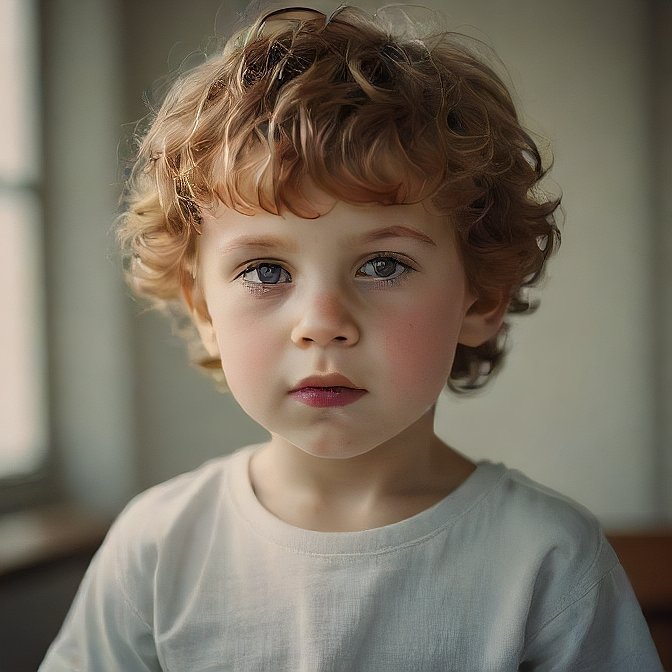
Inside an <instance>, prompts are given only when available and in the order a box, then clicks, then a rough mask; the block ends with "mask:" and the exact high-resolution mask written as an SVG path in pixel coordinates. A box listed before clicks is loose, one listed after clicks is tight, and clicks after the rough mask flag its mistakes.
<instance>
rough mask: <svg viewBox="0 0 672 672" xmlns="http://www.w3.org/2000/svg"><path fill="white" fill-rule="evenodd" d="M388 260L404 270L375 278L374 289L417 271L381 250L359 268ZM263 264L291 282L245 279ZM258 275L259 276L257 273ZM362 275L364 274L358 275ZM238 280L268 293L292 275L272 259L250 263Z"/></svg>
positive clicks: (251, 287) (399, 281)
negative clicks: (388, 276) (283, 275)
mask: <svg viewBox="0 0 672 672" xmlns="http://www.w3.org/2000/svg"><path fill="white" fill-rule="evenodd" d="M381 260H384V261H387V260H392V261H394V262H395V263H396V264H397V265H398V266H401V267H403V269H404V270H403V271H402V272H401V273H400V274H399V275H397V276H396V277H394V278H375V279H374V280H373V281H372V282H371V284H372V285H373V289H384V288H386V287H391V286H394V285H398V284H400V283H401V282H403V281H404V280H406V279H407V276H408V274H409V273H412V272H414V271H415V269H414V268H412V267H411V266H410V265H409V264H408V262H407V261H404V260H402V259H401V258H399V257H398V256H397V255H396V254H394V253H392V252H379V253H378V254H376V255H375V256H373V257H370V258H369V259H367V260H366V261H365V262H364V263H363V264H362V265H361V266H360V267H359V269H357V270H358V272H359V270H360V269H362V268H364V267H365V266H366V265H367V264H370V263H371V262H373V261H381ZM261 266H272V267H277V268H280V269H281V271H282V272H284V273H285V274H286V275H287V276H289V277H290V281H289V282H253V281H251V280H245V277H244V276H245V274H246V273H250V272H251V271H258V269H259V267H261ZM257 277H259V276H258V275H257ZM358 277H362V276H358ZM363 277H373V276H363ZM235 279H236V280H238V279H240V280H241V281H242V283H243V285H244V286H245V287H247V288H248V289H249V290H250V291H252V292H254V293H257V294H262V293H266V292H268V291H271V290H272V289H276V288H277V287H278V285H288V284H291V276H290V275H289V273H288V272H287V271H286V270H285V269H284V268H282V266H281V265H280V264H276V263H273V262H270V261H259V262H256V263H254V264H250V265H249V266H248V267H247V268H245V270H243V271H241V272H240V273H239V274H238V275H237V276H236V278H235Z"/></svg>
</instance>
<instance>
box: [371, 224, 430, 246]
mask: <svg viewBox="0 0 672 672" xmlns="http://www.w3.org/2000/svg"><path fill="white" fill-rule="evenodd" d="M383 238H413V239H414V240H419V241H420V242H421V243H426V244H427V245H433V246H434V247H436V243H435V242H434V241H433V240H432V239H431V238H430V237H429V236H428V235H426V234H424V233H422V231H418V230H417V229H413V228H411V227H410V226H401V225H400V224H395V225H394V226H386V227H385V228H382V229H376V230H375V231H369V232H368V233H366V234H364V235H363V236H362V237H361V238H360V240H361V241H362V242H363V243H373V242H376V241H377V240H381V239H383Z"/></svg>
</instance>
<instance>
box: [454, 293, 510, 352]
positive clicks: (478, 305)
mask: <svg viewBox="0 0 672 672" xmlns="http://www.w3.org/2000/svg"><path fill="white" fill-rule="evenodd" d="M510 300H511V299H510V296H509V292H508V291H507V290H502V291H500V292H497V294H495V295H490V296H488V297H481V298H477V299H474V300H473V302H472V304H471V305H470V306H469V308H468V309H467V312H466V314H465V316H464V319H463V320H462V328H461V329H460V335H459V338H458V342H459V343H461V344H462V345H466V346H468V347H470V348H477V347H478V346H479V345H483V343H485V342H486V341H489V340H490V339H491V338H494V337H495V335H496V334H497V332H498V331H499V329H500V327H501V326H502V322H504V317H505V316H506V311H507V309H508V307H509V303H510Z"/></svg>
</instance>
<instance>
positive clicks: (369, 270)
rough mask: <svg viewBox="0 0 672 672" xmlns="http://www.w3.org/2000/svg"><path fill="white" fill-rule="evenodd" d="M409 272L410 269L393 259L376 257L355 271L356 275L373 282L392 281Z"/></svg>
mask: <svg viewBox="0 0 672 672" xmlns="http://www.w3.org/2000/svg"><path fill="white" fill-rule="evenodd" d="M410 270H412V269H411V268H410V267H409V266H407V265H406V264H403V263H401V261H399V260H398V259H396V258H395V257H376V258H375V259H370V260H369V261H367V262H366V263H365V264H364V265H363V266H362V267H361V268H360V269H359V271H357V274H358V275H364V276H367V277H370V278H372V279H374V280H389V281H393V280H396V279H397V278H399V277H401V276H402V275H403V274H404V273H406V272H408V271H410Z"/></svg>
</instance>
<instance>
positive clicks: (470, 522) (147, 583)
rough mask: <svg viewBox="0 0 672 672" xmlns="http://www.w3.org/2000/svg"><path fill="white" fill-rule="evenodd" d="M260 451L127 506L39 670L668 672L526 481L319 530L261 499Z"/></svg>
mask: <svg viewBox="0 0 672 672" xmlns="http://www.w3.org/2000/svg"><path fill="white" fill-rule="evenodd" d="M254 448H255V447H254V446H249V447H247V448H244V449H241V450H239V451H237V452H236V453H234V454H233V455H230V456H227V457H223V458H218V459H216V460H213V461H211V462H208V463H206V464H205V465H203V466H202V467H200V468H199V469H197V470H195V471H193V472H190V473H188V474H184V475H182V476H178V477H177V478H174V479H172V480H170V481H168V482H166V483H163V484H161V485H158V486H156V487H154V488H151V489H150V490H148V491H146V492H145V493H143V494H141V495H139V496H138V497H136V498H135V499H134V500H133V501H132V502H131V503H130V504H129V505H128V506H127V507H126V509H125V510H124V512H123V513H122V514H121V515H120V516H119V518H118V519H117V521H116V522H115V523H114V525H113V526H112V528H111V530H110V532H109V533H108V535H107V537H106V540H105V541H104V543H103V545H102V546H101V548H100V549H99V551H98V553H97V554H96V556H95V557H94V559H93V561H92V562H91V565H90V567H89V569H88V571H87V573H86V575H85V577H84V579H83V581H82V584H81V586H80V589H79V591H78V593H77V596H76V598H75V601H74V602H73V605H72V607H71V609H70V612H69V614H68V617H67V619H66V621H65V623H64V625H63V628H62V630H61V632H60V634H59V636H58V637H57V639H56V640H55V642H54V643H53V644H52V646H51V648H50V650H49V652H48V653H47V656H46V658H45V660H44V661H43V663H42V666H41V667H40V672H62V671H65V670H67V671H71V670H82V671H84V670H85V671H87V672H99V671H100V672H103V671H107V670H110V671H115V672H116V671H122V670H123V671H124V672H140V671H143V672H144V671H147V670H152V671H154V670H156V671H158V670H164V671H169V672H215V671H216V670H217V671H218V670H235V671H247V670H250V671H252V670H268V671H273V672H283V671H287V672H289V671H291V672H299V671H300V672H317V671H322V670H324V671H327V670H328V671H334V672H336V671H337V672H358V671H363V672H369V671H371V672H376V671H380V672H397V671H399V672H401V671H403V672H409V671H417V672H424V671H428V672H429V671H430V670H431V671H435V670H436V671H439V670H441V671H452V672H472V671H473V672H509V671H511V672H513V671H516V670H519V671H521V672H530V671H532V670H534V671H542V670H543V671H544V672H547V671H550V670H554V671H557V672H578V671H583V670H604V671H605V672H607V671H608V672H633V671H636V672H659V671H660V670H662V666H661V664H660V661H659V658H658V656H657V653H656V650H655V648H654V645H653V642H652V640H651V637H650V634H649V631H648V629H647V626H646V622H645V620H644V618H643V616H642V613H641V609H640V607H639V605H638V603H637V600H636V598H635V596H634V594H633V591H632V588H631V586H630V584H629V582H628V579H627V577H626V575H625V573H624V571H623V568H622V567H621V565H620V564H619V562H618V559H617V557H616V555H615V553H614V551H613V549H612V548H611V547H610V546H609V544H608V542H607V541H606V540H605V537H604V534H603V532H602V530H601V529H600V526H599V524H598V523H597V522H596V520H595V518H594V517H593V516H592V515H591V514H590V513H589V512H587V511H586V510H585V509H583V508H582V507H581V506H579V505H578V504H576V503H574V502H572V501H571V500H569V499H567V498H565V497H563V496H561V495H558V494H557V493H555V492H553V491H552V490H549V489H548V488H545V487H543V486H541V485H539V484H537V483H535V482H534V481H532V480H530V479H528V478H527V477H525V476H524V475H522V474H521V473H520V472H518V471H515V470H510V469H507V468H506V467H504V466H503V465H501V464H493V463H491V462H487V461H483V462H479V463H478V465H477V468H476V470H475V471H474V472H473V473H472V474H471V475H470V476H469V478H468V479H467V480H466V481H465V482H464V483H463V484H462V485H461V486H460V487H458V488H457V489H456V490H455V491H454V492H452V493H451V494H450V495H448V496H447V497H445V498H444V499H442V500H441V501H440V502H438V503H437V504H435V505H434V506H432V507H431V508H429V509H426V510H425V511H422V512H421V513H419V514H417V515H414V516H412V517H411V518H407V519H406V520H402V521H400V522H397V523H394V524H391V525H386V526H384V527H379V528H375V529H371V530H365V531H359V532H316V531H310V530H304V529H300V528H298V527H295V526H292V525H289V524H288V523H285V522H283V521H282V520H280V519H279V518H277V517H276V516H274V515H273V514H271V513H270V512H269V511H267V510H266V509H265V508H264V507H263V506H262V505H261V503H260V502H259V501H258V499H257V498H256V496H255V494H254V491H253V489H252V485H251V483H250V479H249V468H248V467H249V459H250V456H251V454H252V452H253V450H254Z"/></svg>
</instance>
